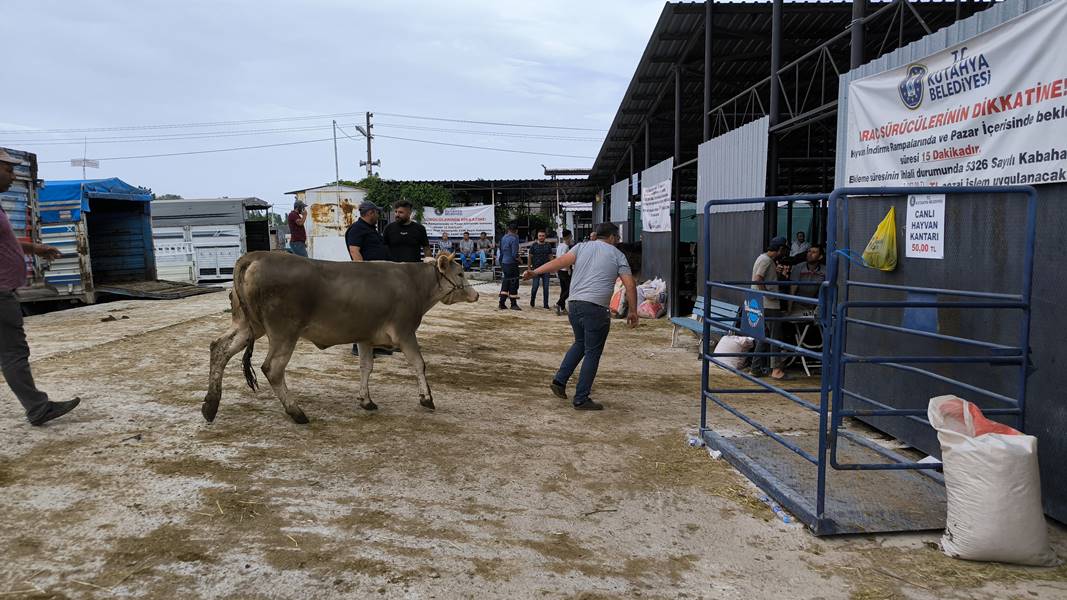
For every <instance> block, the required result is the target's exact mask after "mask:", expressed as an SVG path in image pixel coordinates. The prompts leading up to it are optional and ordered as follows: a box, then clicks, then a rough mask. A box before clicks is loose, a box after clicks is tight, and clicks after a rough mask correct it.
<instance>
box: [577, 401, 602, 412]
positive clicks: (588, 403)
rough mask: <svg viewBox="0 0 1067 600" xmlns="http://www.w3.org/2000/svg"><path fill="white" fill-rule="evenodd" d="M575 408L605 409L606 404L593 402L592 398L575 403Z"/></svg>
mask: <svg viewBox="0 0 1067 600" xmlns="http://www.w3.org/2000/svg"><path fill="white" fill-rule="evenodd" d="M574 410H604V405H603V404H598V403H596V402H593V401H592V400H586V401H585V402H582V403H581V404H575V405H574Z"/></svg>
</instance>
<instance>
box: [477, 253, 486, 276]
mask: <svg viewBox="0 0 1067 600" xmlns="http://www.w3.org/2000/svg"><path fill="white" fill-rule="evenodd" d="M478 270H479V271H484V270H485V250H479V251H478Z"/></svg>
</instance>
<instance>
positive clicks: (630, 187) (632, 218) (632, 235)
mask: <svg viewBox="0 0 1067 600" xmlns="http://www.w3.org/2000/svg"><path fill="white" fill-rule="evenodd" d="M626 197H627V198H629V199H630V210H629V211H628V212H627V213H626V216H627V218H628V220H629V223H628V225H629V229H630V231H629V235H628V236H627V237H626V241H627V242H630V243H631V244H632V243H633V242H635V241H636V240H637V238H636V232H637V229H636V227H637V215H636V214H635V210H636V208H637V206H636V203H635V201H634V145H633V144H630V177H629V178H628V179H627V182H626Z"/></svg>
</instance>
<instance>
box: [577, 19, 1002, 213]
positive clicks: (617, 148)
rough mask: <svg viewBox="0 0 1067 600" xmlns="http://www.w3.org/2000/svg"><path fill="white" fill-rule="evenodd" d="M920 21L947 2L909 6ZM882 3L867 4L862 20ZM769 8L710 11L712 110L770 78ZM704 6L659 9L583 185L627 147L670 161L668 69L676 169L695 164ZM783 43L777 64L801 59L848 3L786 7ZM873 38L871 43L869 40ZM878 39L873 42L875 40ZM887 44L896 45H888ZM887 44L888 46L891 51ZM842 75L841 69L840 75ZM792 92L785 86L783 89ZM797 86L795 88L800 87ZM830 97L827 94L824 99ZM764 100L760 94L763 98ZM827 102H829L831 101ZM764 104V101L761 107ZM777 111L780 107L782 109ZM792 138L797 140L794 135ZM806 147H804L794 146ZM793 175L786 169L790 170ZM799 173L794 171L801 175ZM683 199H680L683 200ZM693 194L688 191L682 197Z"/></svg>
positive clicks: (603, 179) (599, 176)
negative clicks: (677, 93)
mask: <svg viewBox="0 0 1067 600" xmlns="http://www.w3.org/2000/svg"><path fill="white" fill-rule="evenodd" d="M912 4H913V5H915V6H916V7H918V8H919V9H920V12H922V14H923V18H924V19H925V20H926V21H927V23H929V25H930V26H931V27H932V28H934V29H935V30H936V29H938V28H940V27H944V26H946V25H948V24H950V23H952V22H953V21H954V20H955V10H956V5H955V3H954V2H937V1H930V0H925V1H913V2H912ZM885 5H886V3H874V2H872V3H870V8H869V9H868V14H871V13H872V12H873V11H875V10H877V9H879V8H882V7H884V6H885ZM990 5H991V2H987V1H984V0H983V1H979V2H973V1H972V2H963V3H962V4H961V6H962V11H963V14H964V15H970V14H972V13H974V12H975V11H978V10H982V9H984V8H986V7H988V6H990ZM771 9H772V4H771V3H770V2H720V1H716V2H715V3H714V4H713V6H712V11H713V25H712V27H713V29H712V32H711V33H712V65H711V68H712V69H713V73H712V88H711V97H712V106H715V105H717V104H719V103H721V102H724V101H726V100H728V99H729V98H732V97H734V96H736V95H737V94H738V93H740V92H743V91H745V90H747V89H748V88H751V87H752V86H754V85H756V84H758V83H760V82H762V81H766V80H768V78H769V76H770V71H771V65H770V51H771V40H770V38H771ZM704 19H705V3H703V2H677V3H667V4H666V5H665V6H664V7H663V11H662V12H661V13H660V17H659V20H658V21H657V23H656V26H655V28H654V30H653V32H652V36H651V37H650V39H649V41H648V44H647V45H646V47H645V51H644V53H643V54H642V56H641V59H640V61H639V62H638V64H637V68H636V69H635V71H634V74H633V77H632V78H631V80H630V84H629V86H628V87H627V90H626V93H625V94H624V95H623V98H622V101H621V102H620V104H619V109H618V110H617V112H616V114H615V118H614V120H613V121H612V124H611V127H610V128H609V130H608V133H607V136H606V137H605V139H604V143H603V144H602V146H601V148H600V151H599V153H598V154H597V158H596V161H595V162H594V164H593V168H592V173H591V174H590V179H591V180H594V181H597V182H599V183H601V184H603V185H607V183H608V182H610V181H611V180H613V179H615V178H616V177H618V176H620V175H624V174H625V173H626V171H628V170H629V165H628V163H627V162H626V159H627V151H628V148H629V146H630V145H631V144H633V146H634V153H635V156H639V157H640V160H635V161H634V163H635V165H636V166H637V168H641V167H643V166H644V164H645V163H646V162H648V163H649V164H651V163H654V162H658V161H659V160H662V159H664V158H666V157H668V156H672V155H673V154H674V127H673V121H674V101H673V87H674V86H673V80H672V73H673V71H674V69H675V65H681V68H682V86H681V91H682V94H681V96H682V115H681V121H682V123H683V130H682V155H681V156H680V157H675V162H676V164H678V163H684V162H686V161H688V160H690V159H692V158H695V156H696V152H697V146H698V145H699V144H700V143H701V142H703V127H702V122H703V109H702V107H703V93H704V92H703V70H704ZM782 22H783V23H782V25H783V26H782V29H783V36H784V40H783V41H784V44H783V52H782V63H783V65H785V64H788V63H789V62H791V61H793V60H795V59H796V58H798V57H800V56H802V55H803V54H805V53H806V52H808V51H809V50H811V49H812V48H815V47H817V46H819V45H820V44H821V43H823V42H825V41H827V40H829V39H831V38H833V37H834V36H835V35H837V34H840V33H841V32H843V31H845V30H846V29H847V28H848V27H849V24H850V23H851V22H852V2H842V1H828V2H786V3H785V7H784V11H783V14H782ZM904 33H905V36H904V38H905V42H908V41H911V40H913V39H916V38H917V37H921V35H922V34H924V33H925V31H923V30H922V29H921V28H919V27H918V25H917V24H914V23H911V22H908V23H906V24H905V27H904ZM869 37H871V38H873V37H874V36H869ZM877 37H879V38H881V36H880V35H879V36H877ZM882 41H883V40H882V39H868V40H867V43H866V44H865V46H866V47H867V52H868V54H869V55H874V54H877V53H878V51H879V45H880V43H881V42H882ZM892 42H893V44H895V42H896V40H895V39H893V40H892ZM893 44H891V45H890V46H892V45H893ZM847 51H848V48H847V44H846V45H844V46H843V47H842V48H835V49H834V52H835V53H836V54H837V55H838V56H841V55H842V54H843V55H844V59H843V62H842V63H841V64H844V65H846V67H847V64H848V58H847ZM842 70H843V69H842ZM784 83H785V85H787V86H788V85H794V84H793V82H784ZM801 83H802V82H797V83H796V84H795V85H801ZM831 94H833V92H831ZM763 95H766V92H765V91H764V92H763ZM831 97H832V96H831ZM763 102H766V100H763ZM783 110H784V108H783ZM646 119H649V120H650V123H651V125H650V134H651V135H650V138H651V140H650V141H651V143H650V157H648V159H649V160H647V161H646V160H645V158H646V157H644V156H643V155H644V139H643V128H642V124H643V123H644V121H645V120H646ZM829 130H830V131H829V135H830V137H829V139H827V140H826V141H825V145H826V146H828V147H832V143H833V142H832V140H833V132H832V130H833V126H832V124H831V126H830V127H829ZM794 137H797V136H794ZM787 141H788V140H787ZM796 143H798V144H805V143H806V144H811V143H813V142H812V141H811V140H797V142H796ZM791 168H793V167H791ZM802 168H803V167H796V169H798V170H799V169H802ZM686 193H687V192H683V194H686ZM688 193H689V194H691V195H695V189H692V190H689V192H688Z"/></svg>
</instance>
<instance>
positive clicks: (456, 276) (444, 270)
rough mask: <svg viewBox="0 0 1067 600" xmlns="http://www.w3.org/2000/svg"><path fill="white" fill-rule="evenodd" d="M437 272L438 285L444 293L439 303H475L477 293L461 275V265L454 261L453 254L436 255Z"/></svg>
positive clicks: (463, 275) (462, 274)
mask: <svg viewBox="0 0 1067 600" xmlns="http://www.w3.org/2000/svg"><path fill="white" fill-rule="evenodd" d="M436 267H437V271H438V275H439V276H440V280H439V285H440V286H441V290H442V291H443V292H445V297H444V298H441V302H443V303H445V304H455V303H456V302H477V301H478V292H477V291H476V290H475V289H474V288H472V287H471V284H470V282H469V281H467V277H466V275H465V274H464V273H463V265H461V264H459V262H458V261H456V255H455V254H447V253H444V252H442V253H441V254H438V255H437V264H436Z"/></svg>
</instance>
